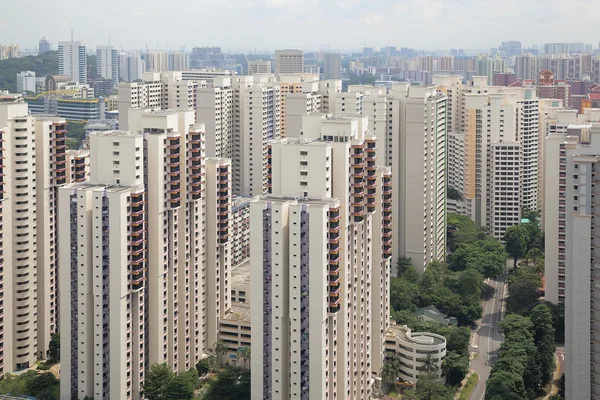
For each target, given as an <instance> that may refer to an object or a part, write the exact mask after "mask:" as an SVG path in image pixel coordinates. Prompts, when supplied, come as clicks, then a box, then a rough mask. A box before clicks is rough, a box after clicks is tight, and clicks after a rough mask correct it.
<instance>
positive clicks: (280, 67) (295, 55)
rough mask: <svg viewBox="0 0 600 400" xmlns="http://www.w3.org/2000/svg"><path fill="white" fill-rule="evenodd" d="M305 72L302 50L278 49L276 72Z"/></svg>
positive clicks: (276, 52) (276, 53)
mask: <svg viewBox="0 0 600 400" xmlns="http://www.w3.org/2000/svg"><path fill="white" fill-rule="evenodd" d="M303 72H304V52H303V51H302V50H276V51H275V74H297V73H303Z"/></svg>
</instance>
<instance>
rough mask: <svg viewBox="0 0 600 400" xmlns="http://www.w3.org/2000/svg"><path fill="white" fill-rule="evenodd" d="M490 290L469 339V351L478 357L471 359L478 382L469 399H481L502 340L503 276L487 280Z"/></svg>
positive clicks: (504, 293)
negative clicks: (474, 331) (477, 354)
mask: <svg viewBox="0 0 600 400" xmlns="http://www.w3.org/2000/svg"><path fill="white" fill-rule="evenodd" d="M488 285H489V286H490V288H491V290H490V293H489V294H488V296H487V298H486V300H485V303H484V305H483V317H482V318H481V320H479V321H477V322H478V323H477V325H478V326H479V329H478V330H477V332H476V333H475V334H474V335H473V337H472V339H471V346H470V350H471V352H475V353H479V357H477V358H476V359H474V360H472V361H471V368H472V369H473V370H475V372H477V373H478V374H479V383H478V384H477V386H476V387H475V390H473V393H472V394H471V400H481V399H483V397H484V395H485V383H486V381H487V379H488V377H489V376H490V371H491V370H492V366H493V365H494V362H495V361H496V357H497V352H498V349H499V348H500V344H501V343H502V341H503V338H502V335H501V334H500V327H499V324H500V321H501V320H502V318H503V317H504V309H505V305H504V302H505V300H506V294H507V293H506V292H507V290H506V284H505V282H504V277H500V278H498V279H497V280H492V279H490V281H489V282H488Z"/></svg>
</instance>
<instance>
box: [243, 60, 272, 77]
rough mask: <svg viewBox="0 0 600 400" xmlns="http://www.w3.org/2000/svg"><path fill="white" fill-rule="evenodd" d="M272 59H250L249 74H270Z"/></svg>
mask: <svg viewBox="0 0 600 400" xmlns="http://www.w3.org/2000/svg"><path fill="white" fill-rule="evenodd" d="M270 73H271V61H269V60H248V75H254V74H270Z"/></svg>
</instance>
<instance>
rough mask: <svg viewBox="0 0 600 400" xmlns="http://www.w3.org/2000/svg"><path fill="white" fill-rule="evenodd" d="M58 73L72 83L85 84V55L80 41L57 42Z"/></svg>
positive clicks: (83, 46) (84, 49)
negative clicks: (65, 76)
mask: <svg viewBox="0 0 600 400" xmlns="http://www.w3.org/2000/svg"><path fill="white" fill-rule="evenodd" d="M58 73H59V75H67V76H68V77H69V78H70V79H71V80H72V81H73V82H77V83H87V79H88V76H87V53H86V47H85V43H84V42H81V41H74V40H71V41H68V42H58Z"/></svg>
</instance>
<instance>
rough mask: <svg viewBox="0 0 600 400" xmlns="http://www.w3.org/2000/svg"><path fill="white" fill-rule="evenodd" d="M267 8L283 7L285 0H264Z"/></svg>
mask: <svg viewBox="0 0 600 400" xmlns="http://www.w3.org/2000/svg"><path fill="white" fill-rule="evenodd" d="M264 4H265V6H266V7H267V8H283V7H285V5H286V2H285V0H264Z"/></svg>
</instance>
